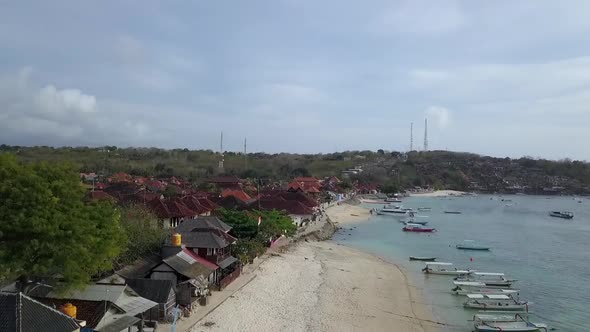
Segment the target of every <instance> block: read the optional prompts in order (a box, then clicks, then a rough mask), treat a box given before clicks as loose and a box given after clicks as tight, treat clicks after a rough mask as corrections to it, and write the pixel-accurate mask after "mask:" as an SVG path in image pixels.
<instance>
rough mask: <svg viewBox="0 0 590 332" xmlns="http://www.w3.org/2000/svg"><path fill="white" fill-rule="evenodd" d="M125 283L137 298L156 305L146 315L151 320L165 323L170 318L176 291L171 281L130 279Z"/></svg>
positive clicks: (174, 303)
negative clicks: (142, 298) (135, 293)
mask: <svg viewBox="0 0 590 332" xmlns="http://www.w3.org/2000/svg"><path fill="white" fill-rule="evenodd" d="M126 282H127V285H129V287H131V289H133V290H134V291H136V292H137V294H139V296H141V297H144V298H146V299H148V300H151V301H154V302H156V303H157V304H158V305H157V306H156V307H154V308H152V309H151V310H150V311H149V312H148V314H147V315H148V316H149V317H150V318H152V319H151V320H159V321H166V320H167V319H169V318H171V317H172V315H173V312H172V309H174V306H176V291H175V288H174V284H173V283H172V280H158V279H147V278H136V279H135V278H130V279H127V280H126ZM153 317H157V318H156V319H153Z"/></svg>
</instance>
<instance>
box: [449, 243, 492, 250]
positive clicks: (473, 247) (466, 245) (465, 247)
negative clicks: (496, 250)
mask: <svg viewBox="0 0 590 332" xmlns="http://www.w3.org/2000/svg"><path fill="white" fill-rule="evenodd" d="M455 247H456V248H457V249H462V250H484V251H485V250H490V247H487V246H483V245H478V244H476V243H475V241H474V240H463V243H462V244H457V245H456V246H455Z"/></svg>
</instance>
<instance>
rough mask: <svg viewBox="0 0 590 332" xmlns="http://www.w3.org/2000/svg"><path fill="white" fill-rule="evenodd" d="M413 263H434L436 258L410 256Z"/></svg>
mask: <svg viewBox="0 0 590 332" xmlns="http://www.w3.org/2000/svg"><path fill="white" fill-rule="evenodd" d="M410 260H411V261H423V262H434V261H435V260H436V257H422V256H410Z"/></svg>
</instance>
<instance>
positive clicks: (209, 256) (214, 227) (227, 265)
mask: <svg viewBox="0 0 590 332" xmlns="http://www.w3.org/2000/svg"><path fill="white" fill-rule="evenodd" d="M230 230H231V227H230V226H229V225H227V224H226V223H224V222H223V221H221V220H220V219H219V218H217V217H213V216H210V217H198V218H195V219H192V220H186V221H185V222H183V223H182V224H180V225H179V226H178V227H176V229H175V231H176V232H177V233H178V234H180V236H181V238H182V245H183V246H184V247H186V248H187V249H188V250H190V251H192V252H193V253H194V254H196V255H198V256H199V257H203V258H204V259H206V260H207V261H208V262H211V263H212V264H215V265H216V266H217V268H216V269H215V271H213V274H212V275H211V276H209V278H208V280H209V281H210V282H211V283H212V284H215V285H217V286H218V287H219V288H225V287H226V286H227V285H229V284H230V283H231V282H232V281H233V280H235V279H236V278H237V277H238V276H239V275H240V273H241V269H242V265H241V263H240V261H239V260H238V259H237V258H235V257H234V256H232V255H231V245H232V244H234V243H235V242H236V241H237V239H236V238H235V237H233V236H231V235H229V234H228V233H229V231H230Z"/></svg>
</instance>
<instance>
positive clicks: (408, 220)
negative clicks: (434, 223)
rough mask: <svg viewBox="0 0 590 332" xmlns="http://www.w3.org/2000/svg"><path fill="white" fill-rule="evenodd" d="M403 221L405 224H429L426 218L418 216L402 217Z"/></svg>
mask: <svg viewBox="0 0 590 332" xmlns="http://www.w3.org/2000/svg"><path fill="white" fill-rule="evenodd" d="M400 222H401V223H404V224H406V225H407V224H418V225H426V224H428V221H426V220H416V218H404V219H400Z"/></svg>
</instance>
